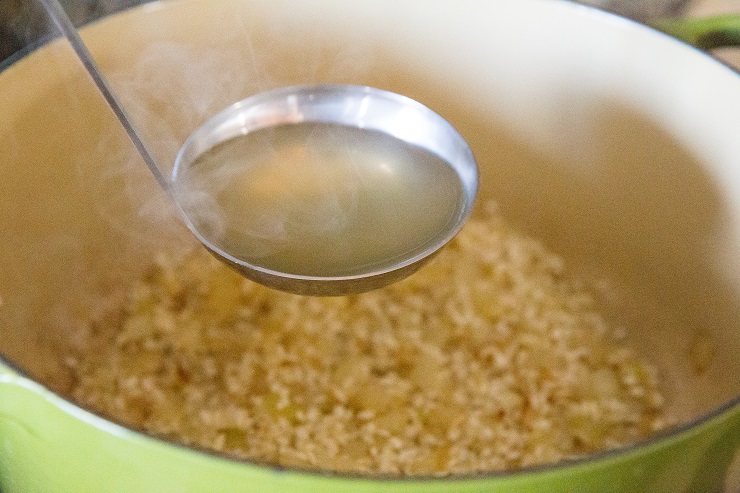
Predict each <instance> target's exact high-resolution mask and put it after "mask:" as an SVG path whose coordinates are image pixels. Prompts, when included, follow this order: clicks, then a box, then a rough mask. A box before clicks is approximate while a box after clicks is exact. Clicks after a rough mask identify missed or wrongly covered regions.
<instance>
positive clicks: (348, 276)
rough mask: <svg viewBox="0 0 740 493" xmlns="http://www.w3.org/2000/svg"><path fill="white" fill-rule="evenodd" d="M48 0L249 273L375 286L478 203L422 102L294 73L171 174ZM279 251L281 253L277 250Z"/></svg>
mask: <svg viewBox="0 0 740 493" xmlns="http://www.w3.org/2000/svg"><path fill="white" fill-rule="evenodd" d="M40 1H41V2H42V4H43V5H44V7H45V8H46V10H47V12H48V14H49V16H50V18H51V19H52V21H53V22H54V23H55V24H56V25H57V27H58V28H59V30H60V31H61V33H62V34H63V35H64V36H65V37H66V38H67V40H68V41H69V42H70V44H71V45H72V48H73V49H74V51H75V53H76V54H77V56H78V57H79V59H80V60H81V62H82V63H83V65H84V67H85V69H86V70H87V72H88V73H89V75H90V76H91V77H92V79H93V81H94V82H95V84H96V85H97V87H98V89H99V90H100V92H101V93H102V95H103V97H104V98H105V100H106V102H107V103H108V105H109V106H110V107H111V109H112V110H113V112H114V114H115V115H116V117H117V118H118V120H119V121H120V122H121V124H122V125H123V127H124V129H125V130H126V132H127V134H128V136H129V138H130V139H131V141H132V142H133V144H134V145H135V147H136V149H137V150H138V152H139V153H140V154H141V156H142V158H143V159H144V162H145V163H146V165H147V166H148V167H149V169H150V171H151V172H152V174H153V175H154V177H155V179H156V180H157V182H158V183H159V185H160V186H161V187H162V189H163V190H165V191H166V192H167V193H168V194H169V195H170V197H171V198H172V199H173V201H174V202H175V204H176V206H177V208H178V210H179V212H180V214H181V216H182V218H183V220H184V221H185V223H186V224H187V225H188V227H189V228H190V230H191V231H192V233H193V234H194V235H195V236H196V237H197V238H198V240H199V241H200V242H201V243H202V244H203V245H204V246H205V247H206V248H207V249H208V250H209V251H211V252H212V253H213V254H214V255H215V256H216V257H217V258H219V259H220V260H222V261H224V262H226V263H227V264H228V265H230V266H231V267H233V268H234V269H236V270H237V271H238V272H240V273H241V274H242V275H244V276H245V277H247V278H250V279H252V280H254V281H256V282H259V283H261V284H264V285H266V286H269V287H272V288H276V289H280V290H283V291H288V292H293V293H298V294H307V295H342V294H349V293H356V292H362V291H368V290H371V289H375V288H378V287H382V286H385V285H387V284H390V283H392V282H395V281H397V280H400V279H402V278H405V277H407V276H408V275H410V274H412V273H413V272H415V271H416V270H417V269H419V268H420V267H421V266H422V265H423V264H424V263H426V262H427V261H428V260H429V259H430V258H431V257H432V256H433V255H434V254H435V253H436V252H437V251H439V249H440V248H442V247H443V246H444V245H445V244H446V243H447V242H448V241H450V240H451V239H452V238H453V237H454V235H455V234H456V233H457V232H458V231H459V230H460V229H461V228H462V225H463V224H464V222H465V220H466V219H467V217H468V216H469V215H470V212H471V209H472V206H473V202H474V199H475V195H476V193H477V188H478V168H477V164H476V162H475V159H474V157H473V154H472V152H471V150H470V148H469V146H468V145H467V143H466V142H465V140H464V139H463V137H462V136H461V135H460V134H459V133H458V132H457V131H456V130H455V129H454V128H453V127H452V125H450V124H449V123H448V122H447V121H446V120H444V119H443V118H442V117H441V116H440V115H439V114H437V113H435V112H434V111H432V110H431V109H429V108H427V107H426V106H424V105H422V104H421V103H418V102H416V101H414V100H412V99H410V98H407V97H404V96H400V95H398V94H394V93H391V92H388V91H383V90H379V89H374V88H370V87H364V86H351V85H318V86H296V87H286V88H281V89H277V90H273V91H268V92H264V93H260V94H257V95H255V96H253V97H250V98H247V99H245V100H243V101H240V102H237V103H235V104H233V105H232V106H230V107H228V108H226V109H225V110H224V111H222V112H221V113H219V114H217V115H216V116H214V117H213V118H212V119H210V120H208V121H207V122H206V123H205V124H203V125H202V126H201V127H199V128H198V129H196V130H195V131H194V132H193V133H192V134H191V135H190V137H189V138H188V139H187V141H186V142H185V144H184V145H183V147H182V149H181V150H180V152H179V154H178V156H177V159H176V162H175V166H174V169H173V173H172V177H171V179H168V178H166V177H165V176H164V175H163V174H162V172H161V170H160V168H159V167H158V166H157V163H156V161H155V159H154V158H153V156H152V153H151V152H149V150H148V148H147V146H146V145H145V143H144V141H143V139H142V138H141V136H140V134H139V133H138V132H137V130H136V127H135V125H134V124H133V123H132V121H131V120H130V118H129V117H128V116H127V114H126V112H125V110H124V108H123V107H122V106H121V104H120V103H119V102H118V100H117V98H116V97H115V94H114V93H113V91H112V90H111V88H110V87H109V85H108V83H107V81H106V79H105V77H104V76H103V74H102V73H101V72H100V70H99V69H98V67H97V64H96V63H95V61H94V59H93V58H92V55H91V54H90V52H89V51H88V49H87V47H86V46H85V44H84V42H83V41H82V39H81V38H80V36H79V34H78V32H77V30H76V28H75V27H74V25H73V24H72V22H71V21H70V19H69V17H68V16H67V14H66V12H65V11H64V9H63V8H62V6H61V5H60V4H59V2H58V1H57V0H40ZM296 133H297V135H299V137H300V138H301V139H303V140H302V141H301V140H295V139H296V137H295V136H294V135H293V134H296ZM265 135H272V137H271V139H272V140H270V141H269V143H268V145H267V146H265V145H264V142H267V141H266V140H265ZM253 136H256V137H253ZM244 138H248V140H247V141H246V142H243V143H242V142H239V139H244ZM288 139H292V140H291V144H290V145H289V146H288V148H287V150H286V149H284V148H283V146H284V144H283V141H286V140H288ZM314 141H315V142H314ZM260 142H262V143H263V144H262V145H261V147H260ZM311 142H314V143H313V144H312V143H311ZM368 142H371V143H373V144H372V145H371V146H370V147H368ZM234 143H236V144H237V145H239V146H241V147H242V148H243V149H245V151H243V153H244V155H243V156H242V159H243V161H240V164H239V166H238V167H236V168H235V167H234V166H233V163H232V165H231V168H229V167H227V166H225V165H224V166H221V162H219V161H218V159H219V158H218V152H220V149H222V148H224V147H229V146H232V147H233V146H234ZM314 147H318V149H314ZM260 149H261V150H260ZM358 149H361V150H362V151H361V152H360V151H358ZM286 152H287V156H284V157H286V159H287V162H286V161H285V160H283V162H282V163H281V162H279V161H280V155H281V154H285V153H286ZM296 153H297V155H298V157H296ZM256 154H259V155H260V156H261V158H262V161H261V162H260V163H257V164H255V163H253V162H251V158H252V157H253V156H252V155H256ZM213 155H215V156H217V157H216V158H215V159H216V164H215V165H214V164H213V159H214V158H211V156H213ZM329 155H330V156H329ZM327 156H329V157H327ZM208 159H210V164H209V163H208V162H207V161H208ZM324 160H328V161H327V162H329V161H332V160H333V161H335V163H334V164H332V165H329V164H327V165H326V166H324ZM204 161H206V164H204ZM241 163H243V164H241ZM270 163H277V164H270ZM337 163H340V164H337ZM440 163H441V165H440ZM206 172H207V173H206ZM380 175H382V176H383V177H384V178H383V179H382V180H381V179H379V178H377V176H380ZM204 177H205V178H204ZM265 177H267V178H265ZM260 180H261V181H260ZM242 182H243V183H242ZM237 185H238V186H237ZM239 187H242V188H239ZM255 196H258V197H262V198H261V199H260V200H257V199H254V200H252V199H253V198H254V197H255ZM223 197H226V199H224V198H223ZM445 197H446V199H445ZM410 198H413V200H409V199H410ZM224 200H226V201H227V202H229V201H230V202H231V204H230V206H226V207H225V206H224V204H223V203H222V202H223V201H224ZM430 218H434V221H431V220H430ZM348 225H350V226H351V225H354V228H352V227H350V226H348ZM419 225H423V226H424V227H423V228H421V229H419V228H418V227H417V226H419ZM235 226H239V227H238V228H235ZM417 230H418V231H419V232H417ZM237 237H238V238H239V241H238V242H234V241H231V240H233V239H234V238H237ZM399 238H405V241H398V239H399ZM288 244H290V245H292V247H291V248H288V247H286V245H288ZM245 245H247V248H246V250H244V249H242V250H240V249H239V248H237V247H244V246H245ZM274 251H277V252H278V253H280V252H283V257H285V258H283V260H282V261H281V262H277V263H276V261H275V258H276V257H279V256H280V255H277V256H276V255H273V252H274ZM284 252H288V253H284ZM291 256H292V258H291ZM286 259H287V260H286Z"/></svg>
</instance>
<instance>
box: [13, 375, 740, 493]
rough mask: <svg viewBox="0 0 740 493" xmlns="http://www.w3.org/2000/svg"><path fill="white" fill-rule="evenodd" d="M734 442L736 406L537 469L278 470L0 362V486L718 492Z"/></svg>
mask: <svg viewBox="0 0 740 493" xmlns="http://www.w3.org/2000/svg"><path fill="white" fill-rule="evenodd" d="M738 448H740V406H734V407H732V408H730V409H727V410H725V411H724V412H721V413H719V414H717V415H716V416H714V417H713V418H711V419H709V420H708V421H706V422H704V423H702V424H700V425H699V426H695V427H692V428H689V429H685V430H683V431H680V432H678V433H675V434H673V435H671V436H669V437H664V438H662V439H660V438H659V439H656V440H653V441H651V442H648V443H645V444H642V445H639V446H637V447H635V448H633V449H631V450H629V451H627V452H622V453H612V454H605V455H603V456H601V457H596V458H593V459H591V460H589V461H583V462H574V463H572V464H568V465H564V466H561V467H556V468H548V469H542V470H539V471H531V472H523V473H516V474H510V475H498V476H495V475H494V476H488V477H477V478H462V479H436V480H435V479H431V480H405V481H403V480H388V481H378V480H369V479H365V478H352V477H342V476H330V475H321V474H313V473H305V472H294V471H281V470H278V469H274V468H270V467H264V466H257V465H252V464H245V463H239V462H235V461H230V460H226V459H223V458H219V457H216V456H213V455H209V454H205V453H196V452H194V451H193V450H190V449H187V448H183V447H178V446H174V445H171V444H168V443H166V442H163V441H160V440H157V439H154V438H151V437H148V436H145V435H143V434H140V433H137V432H133V431H130V430H127V429H126V428H123V427H119V426H117V425H115V424H112V423H110V422H108V421H106V420H104V419H102V418H100V417H97V416H95V415H93V414H90V413H88V412H86V411H84V410H82V409H80V408H78V407H76V406H74V405H73V404H71V403H69V402H67V401H65V400H64V399H62V398H60V397H59V396H57V395H55V394H54V393H53V392H51V391H49V390H47V389H45V388H44V387H43V386H41V385H39V384H37V383H35V382H33V381H31V380H29V379H27V378H25V377H23V376H21V375H19V374H17V373H15V372H13V371H12V370H10V369H9V368H8V367H4V366H2V365H0V491H2V492H3V493H30V492H33V493H35V492H40V493H41V492H54V493H104V492H127V493H136V492H147V493H154V492H182V493H186V492H187V493H190V492H218V491H229V492H285V493H299V492H300V493H311V492H316V493H318V492H321V493H339V492H348V491H351V492H354V493H363V492H365V493H369V492H373V493H376V492H377V493H383V492H399V493H400V492H404V493H421V492H424V493H434V492H461V493H462V492H464V493H483V492H486V493H505V492H506V493H508V492H512V493H513V492H518V493H541V492H549V493H566V492H591V493H607V492H610V493H617V492H620V493H621V492H631V493H658V492H661V493H673V492H675V493H679V492H680V493H693V492H697V493H711V492H717V493H719V492H721V491H724V488H725V477H726V475H727V473H728V468H729V467H730V464H731V463H732V461H733V458H734V457H735V454H736V453H737V451H738Z"/></svg>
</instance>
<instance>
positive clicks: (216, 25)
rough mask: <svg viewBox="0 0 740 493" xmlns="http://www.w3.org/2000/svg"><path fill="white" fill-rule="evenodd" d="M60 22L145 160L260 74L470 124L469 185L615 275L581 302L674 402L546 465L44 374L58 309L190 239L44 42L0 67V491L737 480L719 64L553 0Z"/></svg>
mask: <svg viewBox="0 0 740 493" xmlns="http://www.w3.org/2000/svg"><path fill="white" fill-rule="evenodd" d="M83 37H84V39H85V40H86V42H87V43H88V44H89V46H90V48H91V51H92V52H93V54H94V56H95V57H96V59H97V60H98V63H99V64H100V65H101V67H102V69H103V70H104V71H105V73H106V74H107V76H108V78H109V79H110V80H111V83H112V85H113V87H114V90H115V91H116V92H117V93H118V94H119V95H120V96H121V99H122V100H123V101H124V104H125V106H126V107H127V108H128V109H129V110H130V112H131V114H132V116H133V117H134V119H135V120H136V121H137V122H138V123H139V124H140V127H141V128H142V129H143V132H144V135H145V138H146V139H147V140H148V142H149V143H150V144H151V146H152V147H153V149H154V150H155V153H156V155H157V158H158V161H159V162H160V163H172V162H174V154H176V152H177V150H178V149H179V146H180V145H181V144H182V142H183V141H184V139H185V137H186V136H187V135H188V134H189V132H190V131H192V130H193V129H194V128H196V127H197V125H198V124H199V123H201V122H202V121H203V120H205V119H206V118H207V117H208V116H209V115H212V114H214V113H215V112H216V111H218V110H219V109H221V108H223V107H225V106H226V105H227V104H229V103H230V102H233V101H236V100H239V99H242V98H244V97H246V96H248V95H250V94H253V93H255V92H257V91H260V90H265V89H269V88H272V87H277V86H284V85H291V84H307V83H329V82H330V83H342V84H362V85H371V86H375V87H380V88H383V89H387V90H391V91H394V92H398V93H402V94H405V95H407V96H410V97H412V98H414V99H417V100H418V101H420V102H422V103H424V104H426V105H427V106H429V107H431V108H432V109H434V110H435V111H437V112H439V113H440V114H442V116H444V117H445V118H447V119H448V120H449V121H450V122H451V123H452V124H453V125H454V126H455V127H456V128H457V129H458V130H459V131H460V132H461V133H462V134H463V136H465V138H466V139H467V140H468V141H469V143H470V144H471V147H472V149H473V151H474V153H475V155H476V157H477V160H478V162H479V165H480V168H481V192H480V193H481V196H480V202H481V203H482V202H484V201H486V200H487V199H491V198H492V199H495V200H496V201H497V203H498V204H499V207H500V208H501V210H502V212H503V214H504V216H505V217H506V218H507V219H508V220H509V221H510V222H511V223H513V224H514V225H515V226H516V227H517V228H519V229H520V230H522V231H524V232H526V233H528V234H531V235H533V236H535V237H537V238H540V239H542V240H543V241H545V242H546V243H547V244H548V246H550V247H551V248H552V249H553V250H555V251H556V252H558V253H559V254H561V255H563V256H564V257H565V258H566V259H567V262H568V265H569V266H571V267H572V269H571V270H574V271H577V272H578V273H579V274H580V275H582V276H585V277H607V278H608V279H610V280H612V281H613V282H614V283H615V284H616V285H618V286H619V287H620V289H619V290H618V292H619V293H620V294H619V296H617V297H616V299H614V300H611V302H610V303H607V304H606V305H605V308H604V309H605V310H606V312H607V313H608V314H609V315H610V316H611V317H613V318H614V320H615V321H617V322H618V323H623V324H625V325H627V326H628V327H630V328H632V330H630V334H631V335H630V337H633V338H634V340H633V341H632V343H633V345H635V347H638V348H640V350H642V351H643V352H645V353H649V354H650V356H651V357H652V358H653V359H654V360H655V361H656V362H657V364H658V366H659V367H660V369H661V371H663V372H664V373H665V374H666V379H667V385H668V386H669V387H670V393H669V395H670V397H669V400H670V404H669V405H670V407H671V411H672V412H673V413H674V414H675V415H676V416H677V417H679V419H680V424H678V425H676V426H675V427H673V428H671V429H669V430H666V431H665V432H661V433H659V434H657V435H655V436H654V437H652V438H650V439H648V440H645V441H642V442H640V443H637V444H634V445H631V446H628V447H623V448H620V449H618V450H612V451H608V452H603V453H600V454H596V455H593V456H589V457H585V458H582V459H575V460H572V461H567V462H564V463H560V464H556V465H553V466H544V467H537V468H529V469H524V470H520V471H515V472H511V473H495V474H480V475H470V476H453V477H445V478H415V479H402V478H393V477H390V478H389V477H384V478H373V477H367V476H362V475H346V474H345V475H343V474H330V473H322V472H316V471H301V470H292V469H287V470H286V469H282V468H279V467H275V466H272V465H269V464H256V463H249V462H244V461H237V460H233V459H229V458H226V457H222V456H219V455H218V454H215V453H211V452H207V451H202V450H196V449H193V448H188V447H184V446H179V445H175V444H172V443H170V442H167V441H165V440H163V439H161V438H159V437H154V436H150V435H147V434H146V433H143V432H140V431H136V430H132V429H129V428H126V427H124V426H123V425H121V424H118V423H115V422H113V421H112V420H108V419H106V418H105V417H103V416H100V415H97V414H95V413H93V412H91V411H89V410H86V409H83V408H82V407H80V406H78V405H76V404H75V403H73V402H72V401H70V400H67V399H65V398H64V397H63V396H62V395H59V394H57V393H55V392H54V391H52V390H51V389H50V388H49V386H48V384H47V383H46V382H49V381H51V380H52V379H53V378H57V379H58V378H59V372H60V371H61V369H60V367H59V363H58V361H57V359H56V358H55V357H54V354H55V352H56V351H58V350H59V349H60V348H63V347H64V346H65V344H69V343H70V342H71V341H69V340H68V339H69V338H68V332H67V330H68V327H69V324H71V323H73V321H74V320H75V317H77V316H78V315H79V313H81V312H84V310H86V309H87V307H88V306H89V305H90V304H91V302H92V303H94V301H95V299H96V296H99V294H100V293H101V290H102V291H105V289H106V288H107V287H108V288H109V287H110V286H111V285H114V284H116V283H120V282H126V281H127V280H130V279H132V278H134V277H135V276H137V275H139V274H140V273H141V271H142V269H143V268H145V267H146V264H147V263H148V259H150V258H151V256H152V255H153V252H154V251H156V250H157V249H159V248H161V246H162V245H169V244H171V245H173V247H176V246H180V245H183V244H187V243H189V242H191V241H192V240H191V239H190V237H189V235H188V234H187V233H186V231H185V229H184V228H183V227H182V226H181V225H179V223H178V221H177V220H176V215H175V213H174V212H173V208H172V207H171V206H170V204H169V202H168V199H167V197H166V195H165V194H164V193H163V192H162V191H161V190H159V189H158V188H157V185H156V183H155V181H154V179H153V178H152V177H151V176H149V174H148V171H147V170H146V167H145V165H144V163H143V162H142V161H140V159H138V158H137V157H136V154H135V151H134V149H133V147H132V145H131V144H130V143H129V142H128V141H127V140H126V137H125V134H124V132H123V130H122V129H120V127H119V125H118V124H117V122H116V121H115V119H114V117H113V115H112V113H111V112H110V111H109V110H108V109H107V107H106V106H105V104H104V102H103V100H102V98H101V97H100V96H99V95H98V93H97V92H96V90H95V88H94V86H93V84H92V82H91V81H89V79H88V78H87V77H86V75H85V73H84V72H83V70H82V67H81V66H80V65H79V64H78V63H77V61H76V60H75V59H74V56H73V54H72V52H71V50H70V49H69V47H68V46H67V45H65V44H64V43H62V42H61V41H53V42H50V43H48V44H46V45H44V46H41V47H39V48H38V49H37V50H35V51H34V52H32V53H30V54H29V55H28V56H26V57H25V58H23V59H20V60H19V61H17V62H15V63H14V64H13V65H11V66H10V67H9V68H7V69H6V70H5V71H3V72H2V73H0V108H2V112H3V118H2V119H1V120H0V141H2V142H3V146H2V148H1V149H0V168H1V169H2V171H1V173H2V177H3V179H2V180H0V225H1V226H2V229H3V233H4V234H3V241H2V242H0V262H2V265H1V266H0V298H1V299H2V302H1V304H0V352H1V353H2V359H0V491H2V492H3V493H15V492H32V491H33V492H35V491H53V492H55V493H64V492H70V493H72V492H74V493H81V492H96V493H99V492H104V491H126V492H137V491H142V492H144V491H146V492H152V491H168V492H169V491H179V492H201V491H203V492H204V491H244V492H246V491H250V492H251V491H281V492H312V491H314V492H322V493H327V492H345V491H356V492H363V491H365V492H371V491H372V492H401V491H403V492H407V493H410V492H452V491H455V492H483V491H485V492H498V493H503V492H520V493H522V492H542V491H547V492H550V493H557V492H572V491H588V492H597V493H598V492H622V491H630V492H636V493H637V492H646V493H647V492H651V493H654V492H667V493H671V492H676V493H679V492H681V493H687V492H719V491H739V490H740V483H739V482H738V475H740V473H738V469H740V465H739V464H740V359H739V358H737V354H738V353H739V352H740V330H738V327H740V255H738V252H739V251H740V171H739V170H740V168H738V163H739V162H740V138H739V135H740V134H739V133H738V131H739V130H740V77H739V76H738V74H737V73H736V72H734V71H733V70H732V69H730V68H728V67H727V66H724V65H722V64H721V63H719V62H717V61H716V60H714V59H712V58H711V57H709V56H707V55H706V54H704V53H702V52H700V51H698V50H695V49H693V48H691V47H690V46H688V45H685V44H683V43H681V42H679V41H676V40H675V39H672V38H669V37H668V36H666V35H664V34H661V33H659V32H657V31H655V30H653V29H651V28H648V27H645V26H643V25H639V24H636V23H633V22H631V21H628V20H625V19H622V18H618V17H616V16H613V15H610V14H607V13H604V12H601V11H597V10H593V9H590V8H586V7H583V6H577V5H575V4H572V3H569V2H561V1H555V0H547V1H544V0H516V1H514V0H499V1H495V2H484V1H481V0H461V1H458V2H420V1H413V0H404V1H399V0H376V1H374V2H362V3H358V2H341V1H339V0H313V1H311V2H290V1H288V0H270V1H266V0H265V1H261V0H219V1H218V2H208V1H206V0H181V1H171V2H161V3H160V2H154V3H151V4H146V5H144V6H142V7H138V8H135V9H132V10H129V11H125V12H123V13H120V14H117V15H115V16H112V17H109V18H106V19H104V20H101V21H99V22H96V23H94V24H91V25H89V26H87V27H86V28H85V29H84V30H83ZM635 328H637V329H635ZM697 338H699V339H697ZM697 340H701V341H705V344H704V345H703V346H702V347H703V348H704V350H703V351H699V354H697V351H696V342H697ZM707 341H708V342H707ZM697 358H701V361H700V363H701V365H700V366H701V367H702V370H701V371H697V368H696V367H697V361H696V359H697ZM52 377H53V378H52Z"/></svg>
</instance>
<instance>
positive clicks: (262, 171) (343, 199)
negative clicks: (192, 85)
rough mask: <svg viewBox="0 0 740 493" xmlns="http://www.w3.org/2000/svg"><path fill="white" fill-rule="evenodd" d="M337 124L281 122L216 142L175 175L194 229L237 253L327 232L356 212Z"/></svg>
mask: <svg viewBox="0 0 740 493" xmlns="http://www.w3.org/2000/svg"><path fill="white" fill-rule="evenodd" d="M336 130H337V129H336V128H334V127H332V126H330V125H302V126H299V127H287V126H283V127H276V128H272V129H262V130H258V131H255V132H253V133H251V134H249V135H247V136H244V137H240V138H236V139H234V140H231V141H228V142H226V143H223V144H221V145H220V146H218V147H216V148H215V149H213V150H211V151H210V152H207V153H206V154H204V155H203V156H202V157H201V158H199V159H197V160H196V162H195V163H193V164H192V165H191V166H189V167H186V169H185V170H184V171H183V172H182V174H180V179H178V181H177V183H176V187H175V190H176V193H177V197H178V200H179V202H180V204H181V205H182V207H183V209H184V210H185V211H186V214H187V215H188V217H189V218H190V220H191V221H192V222H193V223H194V224H195V225H196V227H197V229H198V230H199V231H200V232H201V233H203V234H204V235H205V236H206V237H207V238H209V239H210V240H211V241H212V242H213V243H214V244H216V245H218V246H220V247H222V248H224V249H225V250H227V251H229V252H232V253H235V254H240V255H241V256H242V257H244V258H261V257H266V256H272V255H274V254H275V253H277V252H279V251H281V250H284V249H285V248H288V247H290V245H291V244H294V243H295V242H296V241H299V240H300V239H301V238H306V237H317V236H318V237H320V236H329V235H334V234H336V233H338V232H340V231H342V230H343V229H345V228H346V227H347V224H348V223H350V221H351V220H352V217H353V216H354V215H355V214H356V210H357V202H358V193H359V191H358V183H359V181H360V177H359V170H357V169H355V168H354V167H353V166H352V165H351V164H352V159H351V151H350V150H351V149H352V146H351V144H349V143H348V142H347V139H346V138H342V136H339V135H338V134H337V131H336ZM348 165H349V166H348Z"/></svg>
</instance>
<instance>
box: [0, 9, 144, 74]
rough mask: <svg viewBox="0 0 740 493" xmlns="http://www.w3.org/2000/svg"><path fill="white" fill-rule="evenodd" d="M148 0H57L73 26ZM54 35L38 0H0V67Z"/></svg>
mask: <svg viewBox="0 0 740 493" xmlns="http://www.w3.org/2000/svg"><path fill="white" fill-rule="evenodd" d="M146 2H147V0H60V3H61V4H62V6H63V7H64V9H65V10H66V11H67V14H68V15H69V16H70V18H71V19H72V22H74V24H75V25H76V26H78V27H79V26H82V25H84V24H86V23H88V22H90V21H93V20H95V19H98V18H100V17H102V16H105V15H108V14H111V13H113V12H117V11H119V10H123V9H126V8H129V7H132V6H134V5H139V4H142V3H146ZM56 35H57V31H56V29H55V28H54V27H53V26H52V25H51V24H50V21H49V19H48V18H47V16H46V13H45V12H44V9H43V7H42V5H41V4H40V3H39V2H38V0H0V68H2V66H3V65H7V64H9V63H11V62H12V61H13V60H14V59H15V58H16V57H18V56H21V55H22V54H23V53H24V52H25V51H27V50H30V49H33V48H34V47H35V46H37V45H38V44H39V43H43V42H44V41H45V40H47V39H49V38H50V37H55V36H56Z"/></svg>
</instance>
